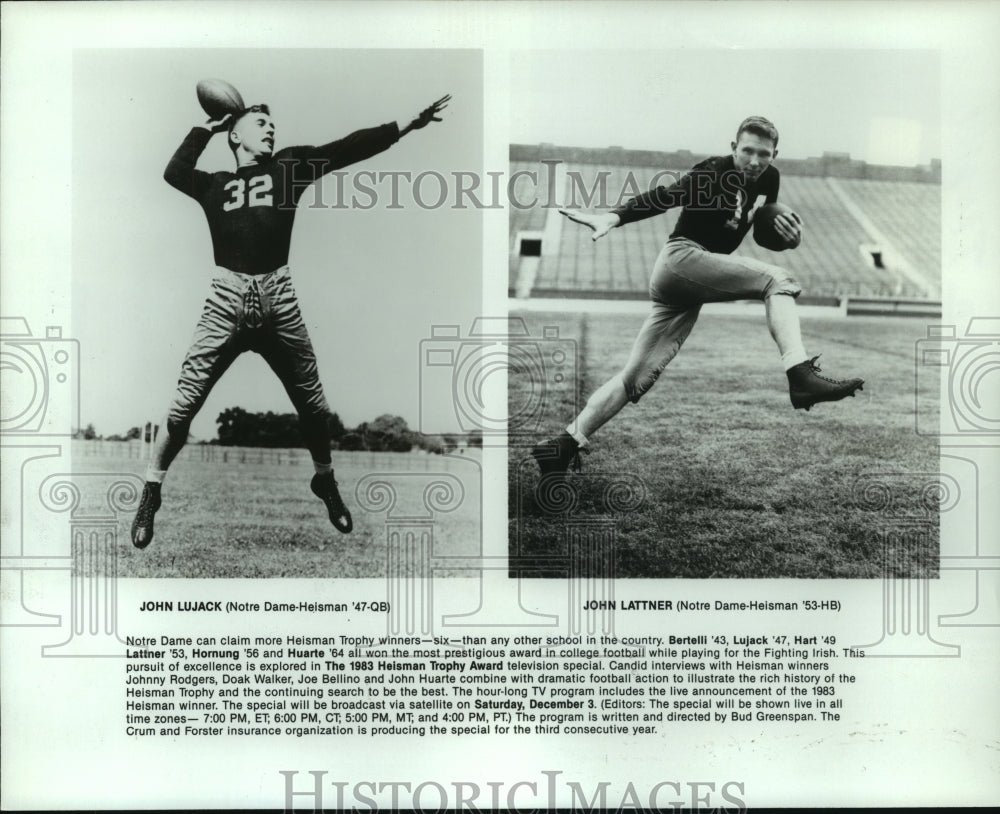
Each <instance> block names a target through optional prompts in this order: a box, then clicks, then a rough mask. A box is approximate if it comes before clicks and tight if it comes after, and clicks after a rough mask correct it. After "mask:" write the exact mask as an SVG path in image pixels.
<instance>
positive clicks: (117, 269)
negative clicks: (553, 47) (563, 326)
mask: <svg viewBox="0 0 1000 814" xmlns="http://www.w3.org/2000/svg"><path fill="white" fill-rule="evenodd" d="M215 77H218V78H222V79H226V80H227V81H229V82H231V83H232V84H234V85H235V86H236V87H237V89H238V90H239V91H240V92H241V93H242V95H243V97H244V100H245V101H246V103H247V104H252V103H254V102H267V103H269V104H270V107H271V113H272V118H273V120H274V122H275V125H276V128H277V132H276V145H275V148H276V149H281V148H283V147H288V146H292V145H297V144H321V143H325V142H327V141H331V140H333V139H336V138H340V137H342V136H345V135H347V134H348V133H350V132H352V131H354V130H357V129H359V128H362V127H372V126H375V125H379V124H382V123H384V122H387V121H393V120H398V121H400V123H401V125H405V124H406V123H407V122H409V121H410V119H412V118H413V116H415V115H416V114H417V113H418V112H419V111H420V110H421V109H422V108H424V107H426V106H427V105H428V104H430V103H431V102H433V101H435V100H436V99H438V98H439V97H441V96H442V95H444V94H446V93H451V94H452V97H453V98H452V102H451V104H450V106H449V107H448V109H447V110H445V111H444V114H443V121H442V122H441V123H435V124H432V125H430V126H428V127H426V128H424V129H422V130H418V131H415V132H412V133H410V134H409V135H407V136H406V137H405V138H403V139H402V140H401V141H400V142H399V143H397V144H396V145H394V146H393V147H391V148H390V149H389V150H388V151H387V152H385V153H382V154H380V155H378V156H375V157H374V158H372V159H369V160H367V161H365V162H362V163H361V164H358V165H356V167H355V168H354V169H357V170H369V171H373V172H393V171H395V172H403V171H410V172H411V173H412V174H413V175H414V176H416V175H417V174H419V173H420V172H422V171H426V170H434V171H437V172H440V173H442V174H444V175H448V174H449V173H451V172H453V171H469V172H479V171H481V169H482V163H483V162H482V149H483V148H482V144H483V131H482V127H483V125H482V108H483V98H482V87H483V77H482V57H481V54H480V52H478V51H463V50H454V51H436V52H435V51H417V50H414V51H405V50H385V51H379V50H367V51H351V50H339V51H332V50H331V51H326V50H309V49H296V50H287V51H283V50H273V49H272V50H267V51H252V50H248V51H242V50H221V49H220V50H213V49H205V50H174V49H143V50H126V49H122V50H91V51H87V50H83V51H78V52H77V53H76V56H75V61H74V83H73V91H74V96H73V100H74V119H73V157H72V176H73V189H72V194H73V247H72V257H73V271H72V279H73V289H72V311H73V330H74V335H75V336H76V337H77V338H78V339H79V340H80V345H81V356H82V358H81V399H80V401H81V422H82V423H83V424H84V425H86V424H88V423H93V424H94V426H95V428H96V430H97V432H98V433H99V434H102V435H111V434H115V433H124V432H126V431H127V430H128V429H129V427H132V426H137V425H139V424H141V423H142V422H144V421H146V420H162V418H163V416H164V415H165V413H166V410H167V406H168V404H169V402H170V400H171V398H172V397H173V392H174V387H175V385H176V382H177V375H178V372H179V370H180V365H181V362H182V360H183V358H184V354H185V351H186V350H187V348H188V345H189V343H190V340H191V337H192V334H193V331H194V327H195V324H196V322H197V319H198V316H199V314H200V312H201V307H202V303H203V302H204V299H205V296H206V295H207V293H208V290H209V283H210V279H211V274H212V272H213V269H214V262H213V257H212V245H211V240H210V237H209V233H208V227H207V224H206V221H205V216H204V214H203V212H202V211H201V208H200V207H199V206H198V204H197V203H196V202H195V201H193V200H192V199H190V198H187V197H186V196H184V195H182V194H181V193H179V192H177V191H176V190H174V189H173V188H172V187H170V186H168V185H167V184H166V182H165V181H164V180H163V170H164V168H165V166H166V164H167V161H168V160H169V158H170V156H171V155H172V154H173V152H174V150H175V149H176V148H177V146H178V145H179V144H180V142H181V140H182V139H183V138H184V136H185V135H186V134H187V132H188V130H189V129H190V128H191V127H192V126H193V125H196V124H200V123H202V122H204V121H205V119H206V116H205V115H204V113H203V112H202V111H201V108H200V107H199V106H198V103H197V99H196V95H195V86H196V84H197V82H198V80H200V79H203V78H215ZM199 167H200V168H202V169H206V170H208V171H216V170H221V169H232V168H233V167H234V163H233V159H232V156H231V154H230V153H229V151H228V150H227V148H226V146H225V137H224V136H223V135H217V136H215V137H214V138H213V141H212V143H210V144H209V147H208V149H207V150H206V151H205V153H204V154H203V155H202V159H201V161H200V163H199ZM327 181H329V179H327ZM320 183H321V184H324V183H326V182H324V181H321V182H320ZM347 184H348V185H347V186H346V187H345V188H346V190H347V192H348V194H349V193H350V189H351V187H350V181H348V182H347ZM314 189H315V188H314ZM420 189H421V194H422V197H423V200H424V201H425V202H433V201H434V200H436V199H437V197H438V195H439V191H440V186H439V185H438V184H437V182H436V181H435V180H434V178H433V177H430V178H429V180H427V181H425V182H424V183H423V184H422V185H421V188H420ZM377 192H378V193H379V194H380V198H379V202H378V204H377V205H376V206H375V207H374V208H371V209H369V210H368V211H360V210H351V209H334V208H332V206H331V204H332V203H335V202H336V189H335V187H333V186H332V185H326V186H323V187H322V190H321V191H320V192H318V193H316V192H313V193H309V192H307V193H306V195H305V197H304V198H303V201H302V202H301V203H300V206H299V212H298V214H297V217H296V222H295V227H294V231H293V234H292V248H291V255H290V258H289V260H290V267H291V271H292V277H293V280H294V284H295V286H296V289H297V291H298V294H299V298H300V301H301V308H302V312H303V316H304V318H305V321H306V324H307V327H308V329H309V331H310V334H311V337H312V340H313V345H314V347H315V350H316V353H317V357H318V360H319V369H320V377H321V379H322V381H323V384H324V387H325V390H326V395H327V400H328V402H329V403H330V406H331V409H332V410H333V411H334V412H337V413H338V414H339V415H340V417H341V419H342V420H343V421H344V422H345V423H346V424H347V425H348V426H355V425H356V424H358V423H360V422H362V421H367V420H371V419H373V418H375V417H376V416H378V415H381V414H383V413H393V414H396V415H401V416H403V417H404V418H405V419H406V420H407V421H408V423H409V424H410V426H411V427H416V426H417V424H418V419H419V403H420V398H419V392H418V387H419V378H420V370H419V364H420V356H419V343H420V341H421V340H423V339H425V338H427V337H428V336H429V335H430V333H431V326H432V325H434V324H436V323H447V324H454V323H458V324H461V325H463V326H464V327H465V328H466V329H467V328H468V326H470V325H471V323H472V320H473V318H474V317H475V316H476V315H478V314H479V312H480V310H481V302H482V282H481V279H482V275H481V267H482V235H481V231H482V227H481V218H480V214H479V213H477V212H475V211H473V210H466V211H460V210H453V209H449V208H442V209H436V210H428V209H423V208H420V207H417V206H415V205H414V204H413V199H412V196H410V195H409V193H408V191H407V190H406V188H405V185H404V187H403V188H401V193H400V197H399V203H400V205H401V207H402V208H399V209H390V208H388V205H389V204H390V203H391V189H390V187H389V185H388V183H386V184H384V185H378V187H377ZM315 195H319V198H318V199H317V198H316V197H314V196H315ZM331 195H332V196H333V198H332V199H331V197H330V196H331ZM317 200H318V201H319V203H320V204H321V205H320V206H310V205H311V204H316V203H317ZM361 200H362V202H363V203H365V204H367V203H368V202H369V201H370V199H369V198H368V197H362V198H361ZM231 406H241V407H243V408H244V409H247V410H250V411H266V410H273V411H275V412H292V411H293V410H292V406H291V404H290V403H289V401H288V399H287V396H286V394H285V392H284V390H283V388H282V387H281V385H280V384H279V382H278V381H277V379H276V378H275V376H274V375H273V373H272V372H271V371H270V369H269V368H268V367H267V366H266V364H265V363H264V362H263V360H262V359H261V358H260V357H258V356H256V355H255V354H252V353H248V354H244V355H243V356H242V357H241V358H240V359H238V360H237V362H236V363H235V364H234V365H233V367H232V368H231V369H230V370H229V371H228V372H227V373H226V375H225V376H224V377H223V379H222V380H221V381H220V383H219V384H218V385H217V386H216V388H215V390H214V391H213V393H212V395H211V396H210V398H209V400H208V402H207V403H206V405H205V406H204V408H203V409H202V411H201V413H200V414H199V416H198V417H197V418H196V419H195V422H194V424H193V425H192V433H193V435H194V436H195V437H196V438H205V439H209V438H212V437H214V436H215V419H216V417H217V416H218V415H219V413H221V412H222V411H223V410H224V409H226V408H227V407H231Z"/></svg>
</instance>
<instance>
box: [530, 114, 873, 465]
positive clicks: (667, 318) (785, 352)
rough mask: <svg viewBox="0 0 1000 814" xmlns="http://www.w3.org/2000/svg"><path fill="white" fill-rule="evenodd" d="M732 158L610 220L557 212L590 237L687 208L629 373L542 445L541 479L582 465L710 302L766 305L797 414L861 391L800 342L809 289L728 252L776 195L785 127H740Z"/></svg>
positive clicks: (787, 227) (796, 231)
mask: <svg viewBox="0 0 1000 814" xmlns="http://www.w3.org/2000/svg"><path fill="white" fill-rule="evenodd" d="M731 150H732V152H731V154H730V155H726V156H717V157H714V158H708V159H706V160H705V161H702V162H700V163H698V164H696V165H695V166H694V167H693V168H692V169H691V170H690V172H688V173H687V174H686V175H684V176H683V177H682V178H680V179H679V180H678V181H677V182H676V183H674V184H671V185H669V186H659V187H657V188H655V189H653V190H650V191H649V192H646V193H644V194H642V195H639V196H637V197H635V198H633V199H631V200H629V201H628V202H626V203H625V204H624V205H623V206H621V207H619V208H617V209H614V210H612V211H611V212H607V213H604V214H598V215H591V214H586V213H583V212H579V211H576V210H560V211H561V212H562V214H564V215H565V216H566V217H568V218H569V219H570V220H572V221H574V222H575V223H580V224H583V225H584V226H587V227H588V228H590V229H591V230H592V231H593V235H592V236H591V237H592V239H593V240H598V239H600V238H602V237H604V236H605V235H607V234H608V233H609V232H610V231H611V230H612V229H614V228H616V227H620V226H625V225H626V224H629V223H633V222H635V221H638V220H643V219H644V218H649V217H653V216H654V215H658V214H660V213H661V212H665V211H666V210H667V209H670V208H671V207H677V206H679V207H683V208H682V210H681V214H680V217H679V219H678V221H677V226H676V227H675V229H674V231H673V233H672V234H671V235H670V239H669V240H668V241H667V243H666V245H665V246H664V247H663V250H662V251H661V252H660V255H659V257H658V258H657V260H656V263H655V265H654V266H653V272H652V276H651V278H650V283H649V291H650V298H651V299H652V313H651V314H650V315H649V316H648V317H647V318H646V321H645V322H644V323H643V325H642V328H641V329H640V330H639V336H638V337H637V338H636V340H635V344H634V345H633V346H632V352H631V353H630V355H629V358H628V361H627V362H626V363H625V367H624V368H623V369H622V371H621V372H620V373H618V374H617V375H615V376H613V377H612V378H611V379H609V380H608V381H607V382H605V383H604V384H603V385H601V387H599V388H598V389H597V390H596V391H595V392H594V393H593V395H591V396H590V398H589V399H588V401H587V404H586V406H585V407H584V408H583V410H582V411H581V412H580V414H579V415H578V416H577V417H576V419H575V420H574V421H573V422H572V423H570V424H569V426H567V427H566V430H565V432H563V433H562V434H561V435H559V436H558V437H556V438H553V439H550V440H548V441H545V442H542V443H540V444H537V445H536V446H535V447H534V449H533V450H532V455H533V456H534V458H535V460H536V461H538V465H539V467H540V468H541V471H542V473H543V474H546V473H550V472H565V471H566V470H567V468H568V467H569V466H570V464H574V465H576V466H579V457H578V456H579V453H580V451H587V444H588V441H589V439H590V437H591V436H592V435H593V434H594V433H595V432H596V431H597V430H598V429H600V428H601V427H602V426H603V425H604V424H605V423H607V422H608V421H609V420H610V419H611V418H612V417H613V416H615V415H616V414H617V413H618V412H619V411H620V410H621V409H622V408H623V407H624V406H625V405H626V404H628V403H629V402H632V403H636V402H638V401H639V399H640V398H641V397H642V395H643V394H644V393H645V392H646V391H647V390H649V388H651V387H652V386H653V384H654V383H655V382H656V380H657V378H658V377H659V375H660V374H661V373H662V372H663V370H664V368H666V366H667V365H668V364H669V363H670V360H671V359H673V358H674V356H675V355H676V353H677V351H678V350H680V347H681V345H682V344H683V343H684V340H685V339H687V337H688V335H689V334H690V333H691V329H692V328H693V327H694V323H695V321H696V320H697V319H698V312H699V310H700V309H701V306H702V305H703V304H704V303H707V302H729V301H733V300H745V299H759V300H763V301H764V306H765V313H766V317H767V326H768V329H769V330H770V332H771V336H772V338H773V339H774V341H775V343H776V344H777V346H778V352H779V353H780V354H781V361H782V364H783V365H784V368H785V371H786V374H787V378H788V387H789V395H790V398H791V402H792V406H793V407H795V409H806V410H808V409H809V408H810V407H812V406H813V405H814V404H817V403H819V402H823V401H839V400H840V399H842V398H845V397H846V396H853V395H854V393H855V391H856V390H860V389H861V388H862V385H863V384H864V381H863V380H862V379H847V380H845V381H837V380H834V379H828V378H826V377H824V376H820V375H819V367H818V366H817V364H816V359H818V358H819V357H818V356H815V357H811V358H810V356H809V355H808V354H807V353H806V350H805V347H804V346H803V344H802V334H801V331H800V329H799V318H798V314H797V313H796V310H795V299H796V297H798V296H799V294H800V293H801V291H802V289H801V288H800V287H799V284H798V283H797V282H795V280H794V279H792V277H791V276H790V275H789V274H788V272H786V271H785V270H784V269H782V268H779V267H778V266H773V265H770V264H768V263H764V262H761V261H759V260H754V259H752V258H748V257H734V256H731V253H732V252H733V251H734V250H735V249H736V247H737V246H739V245H740V242H741V241H742V240H743V238H744V236H745V235H746V233H747V232H748V231H749V229H750V227H751V224H752V222H753V215H754V212H755V211H756V210H757V209H759V208H760V207H761V206H763V205H765V204H769V203H775V202H776V201H777V199H778V187H779V182H780V174H779V173H778V168H777V167H775V166H774V165H773V164H772V163H771V162H772V161H773V160H774V159H775V158H776V157H777V155H778V131H777V129H776V128H775V126H774V125H773V124H772V123H771V122H770V121H768V120H767V119H765V118H763V117H761V116H751V117H750V118H748V119H745V120H744V121H743V122H741V123H740V126H739V128H738V129H737V132H736V140H735V141H733V142H732V144H731ZM774 229H775V231H776V232H777V233H778V234H779V235H781V237H782V238H784V240H785V241H786V243H787V244H788V245H789V246H796V245H798V242H799V240H800V239H801V230H802V223H801V220H800V219H799V218H798V216H797V215H793V214H789V213H783V214H780V215H778V216H777V217H776V219H775V221H774Z"/></svg>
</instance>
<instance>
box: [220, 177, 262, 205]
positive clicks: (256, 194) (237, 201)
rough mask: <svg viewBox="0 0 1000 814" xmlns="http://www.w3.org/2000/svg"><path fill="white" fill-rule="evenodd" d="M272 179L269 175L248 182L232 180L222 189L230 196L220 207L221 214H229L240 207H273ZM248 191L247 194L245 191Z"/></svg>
mask: <svg viewBox="0 0 1000 814" xmlns="http://www.w3.org/2000/svg"><path fill="white" fill-rule="evenodd" d="M273 187H274V179H272V178H271V176H270V175H257V176H254V177H253V178H251V179H250V180H249V181H244V180H243V179H242V178H234V179H233V180H232V181H230V182H229V183H228V184H226V185H225V186H224V187H223V189H224V190H226V191H227V192H228V193H229V194H230V196H231V197H230V199H229V200H228V201H226V202H225V203H224V204H223V205H222V211H223V212H231V211H232V210H234V209H239V208H240V207H242V206H273V205H274V196H273V195H272V194H271V190H272V188H273ZM248 189H249V194H247V191H248Z"/></svg>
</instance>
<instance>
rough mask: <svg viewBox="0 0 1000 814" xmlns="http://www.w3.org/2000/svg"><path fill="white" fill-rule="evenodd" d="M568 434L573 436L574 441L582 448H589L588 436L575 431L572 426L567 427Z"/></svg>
mask: <svg viewBox="0 0 1000 814" xmlns="http://www.w3.org/2000/svg"><path fill="white" fill-rule="evenodd" d="M566 432H568V433H569V434H570V435H572V436H573V439H574V440H575V441H576V443H578V444H579V445H580V447H581V448H582V447H585V446H587V443H588V441H587V436H586V435H584V434H583V433H582V432H578V431H577V430H576V429H574V427H573V425H572V424H570V425H569V426H568V427H566Z"/></svg>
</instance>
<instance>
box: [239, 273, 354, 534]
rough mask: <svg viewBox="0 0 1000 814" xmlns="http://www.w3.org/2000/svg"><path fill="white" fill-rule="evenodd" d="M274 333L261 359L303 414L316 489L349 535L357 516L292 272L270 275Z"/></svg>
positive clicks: (301, 422) (335, 521) (301, 425)
mask: <svg viewBox="0 0 1000 814" xmlns="http://www.w3.org/2000/svg"><path fill="white" fill-rule="evenodd" d="M266 286H267V295H268V298H269V300H270V307H271V320H272V330H271V331H270V332H269V335H268V338H267V340H266V341H265V342H263V343H262V345H261V346H260V347H259V348H258V350H259V352H260V354H261V356H263V357H264V360H265V361H266V362H267V363H268V365H269V366H270V367H271V370H273V371H274V372H275V374H276V375H277V376H278V378H279V379H280V380H281V383H282V385H283V386H284V388H285V392H286V393H288V397H289V398H290V399H291V400H292V404H293V405H295V410H296V412H298V414H299V430H300V432H301V433H302V440H303V441H304V442H305V445H306V447H307V448H308V449H309V453H310V455H311V456H312V460H313V468H314V470H315V473H314V475H313V478H312V481H311V482H310V488H311V489H312V492H313V494H314V495H316V497H318V498H319V499H320V500H322V501H323V503H324V505H325V506H326V509H327V514H328V515H329V517H330V522H331V523H332V524H333V527H334V528H335V529H337V531H339V532H341V533H343V534H348V533H349V532H350V531H351V530H352V529H353V528H354V521H353V519H352V518H351V512H350V511H349V510H348V508H347V506H346V505H345V504H344V501H343V499H342V498H341V497H340V490H339V489H338V488H337V487H338V484H337V481H336V479H335V477H334V474H333V464H332V458H331V456H330V424H329V417H330V408H329V407H328V406H327V403H326V397H325V396H324V395H323V386H322V384H321V383H320V380H319V368H318V366H317V364H316V353H315V352H314V351H313V346H312V341H311V340H310V339H309V332H308V331H307V330H306V325H305V322H304V321H303V320H302V314H301V312H300V311H299V305H298V301H297V300H296V297H295V290H294V288H293V287H292V283H291V278H290V276H289V275H288V271H287V269H282V270H279V271H277V272H275V273H274V274H273V275H269V278H268V280H267V282H266Z"/></svg>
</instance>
